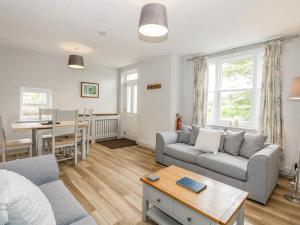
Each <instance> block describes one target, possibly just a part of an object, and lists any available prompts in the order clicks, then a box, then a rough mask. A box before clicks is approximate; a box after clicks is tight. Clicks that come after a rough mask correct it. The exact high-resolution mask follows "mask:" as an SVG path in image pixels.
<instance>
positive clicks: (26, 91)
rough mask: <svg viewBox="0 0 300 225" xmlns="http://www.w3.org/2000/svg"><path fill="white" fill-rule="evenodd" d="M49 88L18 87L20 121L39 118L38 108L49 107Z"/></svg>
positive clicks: (50, 103)
mask: <svg viewBox="0 0 300 225" xmlns="http://www.w3.org/2000/svg"><path fill="white" fill-rule="evenodd" d="M51 105H52V97H51V90H49V89H40V88H26V87H22V88H21V89H20V121H37V120H39V108H51Z"/></svg>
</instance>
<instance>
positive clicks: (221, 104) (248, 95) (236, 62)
mask: <svg viewBox="0 0 300 225" xmlns="http://www.w3.org/2000/svg"><path fill="white" fill-rule="evenodd" d="M261 66H262V52H259V51H257V52H253V53H247V54H245V55H244V56H243V54H239V56H238V57H232V58H231V57H230V56H228V57H223V58H220V59H219V60H218V59H216V60H211V61H210V62H209V67H208V70H209V81H208V82H209V83H208V84H209V85H208V99H207V121H208V123H211V124H217V125H228V124H229V121H234V120H238V121H240V122H242V123H247V124H248V125H249V126H255V124H257V120H258V110H257V109H258V108H259V106H258V105H257V104H258V102H259V93H260V91H259V87H260V85H258V82H259V81H260V76H261V74H260V73H261V69H260V67H261ZM255 104H256V105H255ZM252 107H256V108H255V109H253V108H252Z"/></svg>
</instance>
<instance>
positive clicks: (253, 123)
mask: <svg viewBox="0 0 300 225" xmlns="http://www.w3.org/2000/svg"><path fill="white" fill-rule="evenodd" d="M262 57H263V48H258V49H254V50H248V51H243V52H238V53H234V54H228V55H225V56H219V57H214V58H209V59H208V60H207V63H208V68H209V66H210V65H212V64H214V65H215V85H214V90H209V85H208V95H209V94H210V93H213V98H214V100H213V112H212V118H208V115H207V122H206V123H207V125H208V126H226V127H229V126H230V121H229V120H222V119H221V118H220V115H221V94H222V93H226V92H238V91H249V90H250V91H251V105H250V107H251V108H250V119H249V121H239V126H238V127H235V128H245V129H253V130H257V129H258V123H259V121H258V120H259V108H260V92H261V91H260V89H261V85H260V84H259V83H260V82H261V75H262V68H261V67H262V65H263V64H262V60H261V59H262ZM245 58H251V59H252V60H253V68H252V76H253V77H252V88H239V89H223V87H222V75H223V71H222V65H223V64H224V63H230V62H234V61H237V60H240V59H245ZM259 65H261V66H259ZM208 76H209V69H208ZM208 81H209V79H208Z"/></svg>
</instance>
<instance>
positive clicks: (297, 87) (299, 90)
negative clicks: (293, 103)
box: [289, 76, 300, 100]
mask: <svg viewBox="0 0 300 225" xmlns="http://www.w3.org/2000/svg"><path fill="white" fill-rule="evenodd" d="M289 99H291V100H300V76H299V77H295V78H294V79H293V81H292V85H291V88H290V94H289Z"/></svg>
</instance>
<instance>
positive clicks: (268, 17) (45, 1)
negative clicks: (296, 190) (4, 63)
mask: <svg viewBox="0 0 300 225" xmlns="http://www.w3.org/2000/svg"><path fill="white" fill-rule="evenodd" d="M148 2H161V3H163V4H165V5H166V6H167V10H168V19H169V29H170V32H169V39H168V40H167V41H165V42H163V43H147V42H144V41H142V40H140V39H139V38H138V34H137V26H138V20H139V13H140V8H141V6H142V5H143V4H145V3H148ZM299 9H300V0H160V1H149V0H0V28H1V31H0V44H1V45H6V46H13V47H21V48H24V49H30V50H34V51H38V52H45V53H49V54H53V55H62V56H66V57H67V55H68V54H69V51H70V52H73V53H76V52H77V53H79V54H82V55H83V56H84V57H85V61H86V64H89V63H93V64H98V65H102V66H108V67H117V68H119V67H124V66H127V65H129V64H132V63H135V62H138V61H142V60H145V59H147V58H152V57H155V56H159V55H166V54H182V55H190V54H197V53H201V52H207V51H214V50H219V49H226V48H229V47H232V46H239V45H242V44H247V43H252V42H256V41H260V40H265V39H267V38H271V37H274V36H278V35H283V34H290V33H295V32H298V31H300V10H299ZM103 30H104V31H106V33H107V34H106V35H104V36H103V35H99V34H98V33H99V31H103ZM75 48H76V49H75Z"/></svg>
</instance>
